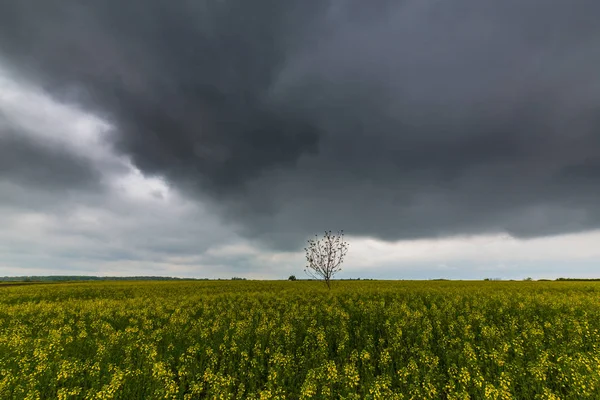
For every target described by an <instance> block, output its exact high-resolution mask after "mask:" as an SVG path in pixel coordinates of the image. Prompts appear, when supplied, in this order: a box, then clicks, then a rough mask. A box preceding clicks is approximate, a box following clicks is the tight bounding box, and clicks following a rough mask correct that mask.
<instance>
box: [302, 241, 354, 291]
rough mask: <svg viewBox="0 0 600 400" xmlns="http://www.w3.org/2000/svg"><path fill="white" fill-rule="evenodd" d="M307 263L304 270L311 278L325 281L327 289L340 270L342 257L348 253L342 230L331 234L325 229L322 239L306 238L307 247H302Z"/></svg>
mask: <svg viewBox="0 0 600 400" xmlns="http://www.w3.org/2000/svg"><path fill="white" fill-rule="evenodd" d="M304 251H305V252H306V261H307V262H308V265H307V266H306V268H305V269H304V272H306V274H307V275H308V276H310V277H312V278H315V279H322V280H324V281H325V284H326V285H327V288H328V289H331V282H330V280H331V278H333V276H334V275H335V274H337V273H338V272H340V271H341V270H342V268H341V267H340V266H341V265H342V263H343V262H344V257H345V256H346V254H347V253H348V243H347V242H344V231H339V232H338V233H337V234H332V233H331V231H325V235H324V236H323V239H318V236H317V235H315V239H309V240H308V247H305V248H304Z"/></svg>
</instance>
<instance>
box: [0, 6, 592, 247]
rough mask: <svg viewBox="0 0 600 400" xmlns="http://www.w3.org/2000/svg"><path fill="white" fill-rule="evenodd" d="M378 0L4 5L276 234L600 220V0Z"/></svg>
mask: <svg viewBox="0 0 600 400" xmlns="http://www.w3.org/2000/svg"><path fill="white" fill-rule="evenodd" d="M100 4H102V5H100ZM377 4H378V6H377V7H374V6H373V5H371V4H370V3H369V2H359V1H341V0H331V1H327V2H326V1H314V2H313V1H285V2H281V1H275V0H264V1H253V2H247V1H216V0H215V1H208V0H207V1H195V2H192V1H186V2H177V3H167V2H162V1H156V0H153V1H143V2H142V1H130V2H127V3H123V2H120V1H116V0H115V1H105V2H102V3H91V2H90V3H85V2H80V1H77V2H75V1H60V2H59V1H46V2H43V3H40V2H37V1H33V0H22V1H19V2H4V3H2V4H0V57H3V58H4V59H5V61H6V62H7V63H9V64H10V65H12V66H13V67H15V69H18V70H19V71H20V73H21V74H23V75H24V76H27V77H28V79H31V80H32V81H35V82H37V83H38V84H40V85H43V87H44V88H46V90H48V91H50V92H51V93H53V95H54V96H56V97H59V98H61V99H63V100H66V101H71V102H77V103H80V104H82V105H83V106H85V107H87V108H89V109H90V110H93V112H95V113H98V114H100V115H102V116H104V117H106V118H107V119H108V120H110V121H111V122H112V123H113V124H114V126H115V128H116V129H117V131H118V137H117V139H116V141H115V146H116V147H117V148H118V149H119V151H121V152H123V153H124V154H127V155H130V156H131V158H132V160H133V161H134V163H135V164H136V165H137V166H138V167H139V168H141V169H142V170H143V171H145V172H147V173H151V174H159V175H164V176H165V177H167V179H169V181H171V182H174V183H176V184H178V185H179V187H180V188H182V189H183V190H186V191H188V193H192V194H196V195H198V196H201V197H202V198H204V199H206V198H208V199H209V200H212V201H214V202H215V203H218V204H219V206H220V207H221V212H222V215H223V216H224V217H226V218H229V219H231V220H232V221H235V222H237V223H240V224H241V225H242V227H243V230H244V232H245V234H247V235H249V236H252V237H257V238H260V239H262V240H264V241H265V242H268V243H271V244H273V245H275V246H278V247H282V248H283V247H290V246H291V247H293V246H294V245H296V244H297V243H298V241H299V240H301V239H302V238H303V237H305V236H306V235H307V234H310V233H313V232H315V231H321V230H322V229H329V228H332V229H336V228H338V227H339V228H344V229H346V230H347V231H348V232H351V233H353V234H357V235H371V236H376V237H380V238H384V239H399V238H411V237H431V236H442V235H452V234H464V233H467V234H470V233H473V234H474V233H481V232H497V231H506V232H509V233H511V234H513V235H516V236H538V235H546V234H555V233H561V232H568V231H578V230H585V229H591V228H597V227H598V226H599V224H600V213H599V209H598V205H597V204H599V203H598V201H597V199H598V195H599V194H600V193H599V192H598V191H599V189H598V188H600V185H598V183H599V181H600V150H599V149H600V147H599V146H600V131H599V129H600V117H599V115H600V75H598V72H597V71H598V70H600V50H599V49H600V25H598V24H597V18H596V16H597V15H599V13H600V4H599V3H598V2H597V1H592V0H588V1H574V2H566V1H558V0H551V1H546V0H544V1H542V0H527V1H516V0H507V1H491V0H484V1H481V0H478V1H476V0H458V1H452V2H450V1H446V2H443V1H416V0H414V1H413V0H406V1H398V2H391V1H389V2H381V3H377Z"/></svg>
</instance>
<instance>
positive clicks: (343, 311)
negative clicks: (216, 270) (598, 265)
mask: <svg viewBox="0 0 600 400" xmlns="http://www.w3.org/2000/svg"><path fill="white" fill-rule="evenodd" d="M0 398H2V399H56V398H58V399H205V398H206V399H310V398H312V399H329V398H332V399H598V398H600V282H598V283H597V282H493V281H490V282H481V281H477V282H475V281H473V282H460V281H456V282H455V281H418V282H417V281H335V282H333V285H332V289H331V290H330V291H329V290H327V289H326V287H325V285H324V284H323V283H320V282H309V281H295V282H293V281H183V282H181V281H180V282H133V281H132V282H84V283H60V284H35V285H12V284H11V285H1V286H0Z"/></svg>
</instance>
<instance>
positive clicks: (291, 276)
mask: <svg viewBox="0 0 600 400" xmlns="http://www.w3.org/2000/svg"><path fill="white" fill-rule="evenodd" d="M295 280H296V275H290V277H289V278H288V281H295Z"/></svg>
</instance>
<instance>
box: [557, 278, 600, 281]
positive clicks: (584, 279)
mask: <svg viewBox="0 0 600 400" xmlns="http://www.w3.org/2000/svg"><path fill="white" fill-rule="evenodd" d="M556 280H557V281H600V278H557V279H556Z"/></svg>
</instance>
